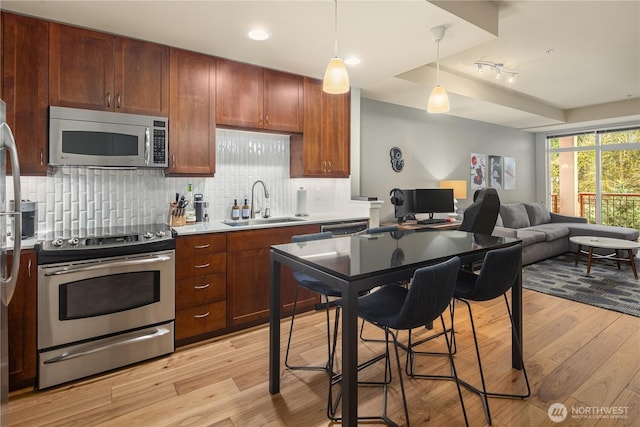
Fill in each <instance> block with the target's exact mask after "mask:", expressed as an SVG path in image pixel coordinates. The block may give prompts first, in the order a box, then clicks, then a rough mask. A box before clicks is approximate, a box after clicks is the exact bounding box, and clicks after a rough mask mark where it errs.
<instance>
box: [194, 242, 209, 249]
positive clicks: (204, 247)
mask: <svg viewBox="0 0 640 427" xmlns="http://www.w3.org/2000/svg"><path fill="white" fill-rule="evenodd" d="M208 247H209V244H208V243H206V244H204V245H195V246H194V247H193V248H194V249H207V248H208Z"/></svg>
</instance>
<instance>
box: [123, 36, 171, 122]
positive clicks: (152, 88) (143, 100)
mask: <svg viewBox="0 0 640 427" xmlns="http://www.w3.org/2000/svg"><path fill="white" fill-rule="evenodd" d="M115 64H116V68H115V88H116V104H115V110H116V111H120V110H121V111H123V112H127V113H137V114H151V115H153V114H156V115H159V116H163V117H166V116H167V115H168V114H169V48H168V47H167V46H162V45H159V44H155V43H149V42H144V41H140V40H132V39H127V38H123V37H116V55H115ZM118 97H120V98H118Z"/></svg>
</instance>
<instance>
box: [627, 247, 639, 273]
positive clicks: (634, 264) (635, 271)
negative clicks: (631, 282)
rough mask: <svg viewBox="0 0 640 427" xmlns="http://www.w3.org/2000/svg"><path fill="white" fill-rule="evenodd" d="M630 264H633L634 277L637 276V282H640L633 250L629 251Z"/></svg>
mask: <svg viewBox="0 0 640 427" xmlns="http://www.w3.org/2000/svg"><path fill="white" fill-rule="evenodd" d="M629 263H630V264H631V269H632V270H633V275H634V276H635V278H636V280H638V270H637V269H636V260H635V257H634V256H633V251H632V250H631V249H629Z"/></svg>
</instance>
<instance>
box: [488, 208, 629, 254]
mask: <svg viewBox="0 0 640 427" xmlns="http://www.w3.org/2000/svg"><path fill="white" fill-rule="evenodd" d="M638 234H639V233H638V230H636V229H633V228H626V227H615V226H609V225H598V224H587V220H586V219H585V218H580V217H574V216H565V215H558V214H555V213H553V212H549V210H548V209H547V208H546V206H544V205H543V204H542V203H510V204H502V205H500V215H498V221H497V222H496V227H495V228H494V230H493V235H494V236H502V237H517V238H519V239H521V240H522V263H523V264H524V265H526V264H531V263H534V262H537V261H540V260H543V259H546V258H549V257H552V256H556V255H560V254H563V253H565V252H576V251H577V250H578V248H577V246H576V245H575V244H573V243H570V242H569V237H571V236H599V237H612V238H616V239H625V240H632V241H637V240H638ZM596 251H597V250H596Z"/></svg>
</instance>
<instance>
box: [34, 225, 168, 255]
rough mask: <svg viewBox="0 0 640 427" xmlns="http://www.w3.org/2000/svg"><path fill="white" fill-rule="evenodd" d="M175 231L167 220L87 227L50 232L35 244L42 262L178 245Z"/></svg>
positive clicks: (149, 250)
mask: <svg viewBox="0 0 640 427" xmlns="http://www.w3.org/2000/svg"><path fill="white" fill-rule="evenodd" d="M173 233H174V232H173V230H171V228H170V227H169V226H168V225H166V224H145V225H139V226H118V227H107V228H97V229H93V230H88V229H83V230H77V231H76V232H74V234H72V235H71V236H69V232H64V233H62V234H63V236H62V237H60V236H50V237H49V238H48V239H47V240H44V241H42V242H39V243H38V244H37V245H36V246H35V248H36V250H37V251H38V263H39V264H48V263H54V262H68V261H75V260H78V261H79V260H84V259H94V258H102V257H109V256H116V255H128V254H139V253H145V252H152V251H158V250H168V249H175V239H174V234H173Z"/></svg>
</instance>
